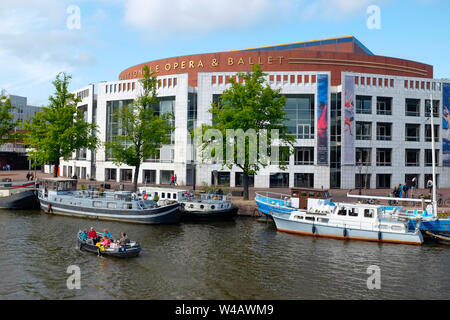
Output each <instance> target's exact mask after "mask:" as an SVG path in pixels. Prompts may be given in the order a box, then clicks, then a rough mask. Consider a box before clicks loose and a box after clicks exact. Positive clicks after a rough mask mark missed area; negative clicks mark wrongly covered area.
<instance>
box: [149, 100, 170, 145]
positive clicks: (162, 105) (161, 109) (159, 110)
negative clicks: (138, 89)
mask: <svg viewBox="0 0 450 320" xmlns="http://www.w3.org/2000/svg"><path fill="white" fill-rule="evenodd" d="M158 100H159V103H158V104H155V105H152V108H153V112H154V114H155V115H157V116H161V115H164V114H172V117H171V119H170V120H168V122H169V124H170V125H171V126H175V97H173V96H172V97H158ZM169 136H170V143H171V144H174V143H175V135H174V133H173V132H170V133H169Z"/></svg>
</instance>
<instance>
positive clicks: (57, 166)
mask: <svg viewBox="0 0 450 320" xmlns="http://www.w3.org/2000/svg"><path fill="white" fill-rule="evenodd" d="M58 169H59V158H58V159H57V160H56V161H55V172H53V177H55V178H57V177H58Z"/></svg>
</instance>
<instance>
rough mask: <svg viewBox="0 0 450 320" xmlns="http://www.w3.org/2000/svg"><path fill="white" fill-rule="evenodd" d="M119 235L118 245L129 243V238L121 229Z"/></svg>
mask: <svg viewBox="0 0 450 320" xmlns="http://www.w3.org/2000/svg"><path fill="white" fill-rule="evenodd" d="M121 236H122V237H121V238H120V240H119V245H120V246H124V245H126V244H128V243H130V239H128V236H127V234H126V233H125V232H123V231H122V233H121Z"/></svg>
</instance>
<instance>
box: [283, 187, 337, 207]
mask: <svg viewBox="0 0 450 320" xmlns="http://www.w3.org/2000/svg"><path fill="white" fill-rule="evenodd" d="M308 199H322V200H326V199H330V194H329V192H328V190H323V189H310V188H291V202H292V206H293V207H294V208H298V209H305V210H306V209H307V208H308ZM309 205H311V201H310V204H309Z"/></svg>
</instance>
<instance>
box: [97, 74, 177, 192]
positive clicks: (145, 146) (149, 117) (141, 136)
mask: <svg viewBox="0 0 450 320" xmlns="http://www.w3.org/2000/svg"><path fill="white" fill-rule="evenodd" d="M142 71H143V72H142V74H143V77H142V79H141V80H139V81H140V83H141V85H142V94H141V95H140V96H139V97H137V98H136V99H135V100H134V101H133V103H131V104H130V105H129V106H127V107H124V108H122V109H119V110H118V111H117V112H116V113H115V114H114V115H113V117H114V118H115V119H116V120H117V121H118V122H119V126H120V128H121V134H119V135H117V136H115V137H114V139H113V141H109V142H106V143H105V147H106V148H107V149H108V151H109V152H110V153H111V155H112V157H113V159H114V163H115V164H116V165H120V164H126V165H129V166H132V167H135V171H134V177H133V188H134V191H135V192H136V190H137V181H138V176H139V168H140V166H141V164H142V162H143V161H144V160H145V159H148V158H150V157H151V156H155V155H157V154H158V152H159V149H160V148H161V147H162V146H163V145H164V144H169V143H170V136H169V134H170V131H171V130H173V129H174V128H173V126H172V125H171V124H170V119H171V118H172V115H171V114H162V115H158V114H156V112H155V110H154V106H155V105H156V104H158V103H159V100H158V97H157V94H156V84H157V80H156V76H155V75H154V73H150V69H149V68H148V66H144V67H143V69H142Z"/></svg>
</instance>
